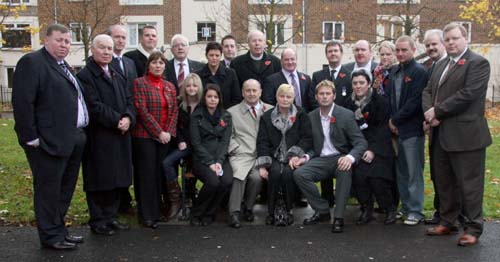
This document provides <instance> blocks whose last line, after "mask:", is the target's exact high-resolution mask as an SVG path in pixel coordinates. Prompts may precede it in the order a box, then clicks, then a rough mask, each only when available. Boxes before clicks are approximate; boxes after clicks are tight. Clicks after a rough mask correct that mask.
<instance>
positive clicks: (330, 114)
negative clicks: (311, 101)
mask: <svg viewBox="0 0 500 262" xmlns="http://www.w3.org/2000/svg"><path fill="white" fill-rule="evenodd" d="M334 107H335V103H333V104H332V107H331V108H330V112H328V115H327V116H323V115H322V114H321V109H320V110H318V111H319V117H320V118H327V117H328V118H330V117H332V112H333V108H334Z"/></svg>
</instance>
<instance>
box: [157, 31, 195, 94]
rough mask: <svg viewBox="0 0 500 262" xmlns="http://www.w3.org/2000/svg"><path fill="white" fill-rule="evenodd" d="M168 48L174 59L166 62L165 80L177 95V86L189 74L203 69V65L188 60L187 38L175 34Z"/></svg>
mask: <svg viewBox="0 0 500 262" xmlns="http://www.w3.org/2000/svg"><path fill="white" fill-rule="evenodd" d="M170 48H171V50H172V54H173V55H174V58H172V59H171V60H169V61H168V64H167V68H166V69H165V78H166V79H167V81H170V82H171V83H172V84H174V86H175V90H176V91H177V95H179V94H180V93H179V86H180V85H181V84H182V81H183V80H184V78H185V77H186V76H187V75H189V73H192V72H196V71H198V70H200V69H202V68H203V66H204V64H203V63H200V62H198V61H195V60H191V59H188V54H189V41H188V39H187V37H185V36H183V35H180V34H176V35H174V36H173V37H172V41H171V43H170Z"/></svg>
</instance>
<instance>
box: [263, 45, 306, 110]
mask: <svg viewBox="0 0 500 262" xmlns="http://www.w3.org/2000/svg"><path fill="white" fill-rule="evenodd" d="M281 84H289V85H291V86H292V87H293V88H294V91H295V99H294V103H295V105H296V106H300V107H303V108H304V109H305V110H306V111H307V112H309V111H311V110H312V109H313V106H312V105H313V104H314V89H313V87H312V85H311V77H310V76H308V75H306V74H304V73H301V72H299V71H297V53H295V51H294V50H293V49H291V48H287V49H285V50H283V52H282V53H281V71H280V72H277V73H274V74H272V75H270V76H268V77H267V78H266V79H265V81H264V88H263V91H262V92H263V96H262V100H263V101H264V102H266V103H269V104H271V105H275V104H276V90H278V87H279V86H280V85H281Z"/></svg>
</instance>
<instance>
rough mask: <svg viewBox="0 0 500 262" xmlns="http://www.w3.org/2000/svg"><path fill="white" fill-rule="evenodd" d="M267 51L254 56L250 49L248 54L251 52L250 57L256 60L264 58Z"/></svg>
mask: <svg viewBox="0 0 500 262" xmlns="http://www.w3.org/2000/svg"><path fill="white" fill-rule="evenodd" d="M265 53H266V52H264V53H262V55H261V56H259V57H257V56H253V55H252V53H251V52H250V51H248V54H250V58H252V60H255V61H260V60H262V58H264V54H265Z"/></svg>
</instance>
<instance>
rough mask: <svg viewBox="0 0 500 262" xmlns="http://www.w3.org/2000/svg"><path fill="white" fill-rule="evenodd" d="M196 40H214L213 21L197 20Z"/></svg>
mask: <svg viewBox="0 0 500 262" xmlns="http://www.w3.org/2000/svg"><path fill="white" fill-rule="evenodd" d="M196 35H197V39H198V42H204V41H215V23H214V22H198V23H197V26H196Z"/></svg>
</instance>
